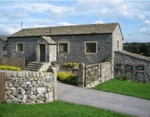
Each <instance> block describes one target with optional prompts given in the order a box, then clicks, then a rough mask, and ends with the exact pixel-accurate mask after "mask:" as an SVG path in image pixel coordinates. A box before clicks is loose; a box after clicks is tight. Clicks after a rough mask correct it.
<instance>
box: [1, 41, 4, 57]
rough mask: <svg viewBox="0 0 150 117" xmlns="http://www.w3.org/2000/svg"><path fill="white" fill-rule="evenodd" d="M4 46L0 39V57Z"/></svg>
mask: <svg viewBox="0 0 150 117" xmlns="http://www.w3.org/2000/svg"><path fill="white" fill-rule="evenodd" d="M4 46H5V42H4V41H2V40H1V39H0V57H2V56H3V47H4Z"/></svg>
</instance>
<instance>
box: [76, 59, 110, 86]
mask: <svg viewBox="0 0 150 117" xmlns="http://www.w3.org/2000/svg"><path fill="white" fill-rule="evenodd" d="M86 66H87V65H85V64H83V63H82V64H80V65H79V70H78V77H77V81H76V82H77V85H78V86H79V87H86V88H91V87H95V86H97V85H98V84H100V83H103V82H106V81H108V80H110V79H112V78H111V76H112V72H111V63H110V62H105V63H98V64H91V65H90V68H92V66H98V69H97V72H98V73H99V72H100V75H98V74H96V76H97V78H96V80H94V81H93V75H90V76H92V77H90V78H88V79H87V75H88V74H92V73H93V72H94V73H96V71H95V70H96V69H95V68H94V69H95V70H94V71H92V70H91V71H87V69H86ZM85 69H86V70H85ZM87 72H88V73H87ZM89 72H91V73H89ZM94 78H95V76H94ZM89 79H91V80H92V82H90V83H87V82H86V81H87V80H89Z"/></svg>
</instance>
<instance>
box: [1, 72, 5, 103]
mask: <svg viewBox="0 0 150 117" xmlns="http://www.w3.org/2000/svg"><path fill="white" fill-rule="evenodd" d="M4 101H5V73H3V72H1V73H0V104H2V103H3V102H4Z"/></svg>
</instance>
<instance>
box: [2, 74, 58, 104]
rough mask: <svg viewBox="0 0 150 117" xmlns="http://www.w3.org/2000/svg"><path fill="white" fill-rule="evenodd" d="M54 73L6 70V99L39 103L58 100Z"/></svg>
mask: <svg viewBox="0 0 150 117" xmlns="http://www.w3.org/2000/svg"><path fill="white" fill-rule="evenodd" d="M54 74H55V73H52V72H47V73H40V72H8V73H7V72H6V85H5V86H6V88H5V101H7V102H10V103H21V104H39V103H47V102H52V101H53V100H56V99H57V98H56V97H57V96H56V93H55V92H56V91H55V90H56V79H55V78H56V76H54ZM55 75H56V74H55Z"/></svg>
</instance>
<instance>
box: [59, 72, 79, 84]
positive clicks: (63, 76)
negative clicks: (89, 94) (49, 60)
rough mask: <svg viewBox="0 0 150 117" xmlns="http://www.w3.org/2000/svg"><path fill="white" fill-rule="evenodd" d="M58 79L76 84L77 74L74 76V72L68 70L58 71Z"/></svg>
mask: <svg viewBox="0 0 150 117" xmlns="http://www.w3.org/2000/svg"><path fill="white" fill-rule="evenodd" d="M57 80H59V81H62V82H64V83H68V84H73V85H75V84H76V76H74V75H73V74H69V73H66V72H58V73H57Z"/></svg>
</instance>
